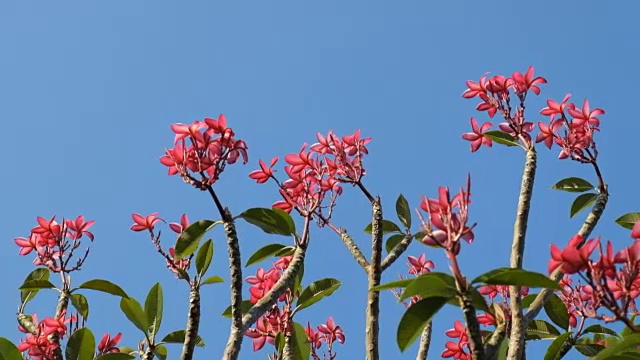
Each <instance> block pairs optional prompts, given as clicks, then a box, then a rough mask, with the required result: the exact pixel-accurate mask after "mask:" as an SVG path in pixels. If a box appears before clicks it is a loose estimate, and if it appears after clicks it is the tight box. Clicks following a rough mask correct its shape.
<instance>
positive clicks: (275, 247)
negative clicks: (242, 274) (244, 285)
mask: <svg viewBox="0 0 640 360" xmlns="http://www.w3.org/2000/svg"><path fill="white" fill-rule="evenodd" d="M287 247H288V246H286V245H282V244H269V245H265V246H263V247H261V248H260V249H258V250H257V251H256V252H254V253H253V255H251V256H250V257H249V260H247V263H246V264H245V265H244V266H245V267H246V266H249V265H253V264H255V263H258V262H260V261H262V260H264V259H266V258H270V257H272V256H274V255H275V254H277V253H278V252H280V251H282V250H283V249H285V248H287Z"/></svg>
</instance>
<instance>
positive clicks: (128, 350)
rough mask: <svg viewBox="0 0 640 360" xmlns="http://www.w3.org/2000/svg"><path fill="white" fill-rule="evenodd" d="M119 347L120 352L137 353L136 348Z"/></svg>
mask: <svg viewBox="0 0 640 360" xmlns="http://www.w3.org/2000/svg"><path fill="white" fill-rule="evenodd" d="M119 349H120V353H124V354H129V355H134V354H137V353H138V350H136V349H134V348H132V347H128V346H120V347H119Z"/></svg>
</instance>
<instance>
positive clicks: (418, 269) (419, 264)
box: [407, 254, 435, 275]
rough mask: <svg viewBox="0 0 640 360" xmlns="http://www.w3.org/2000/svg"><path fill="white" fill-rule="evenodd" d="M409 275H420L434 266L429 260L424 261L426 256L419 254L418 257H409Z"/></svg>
mask: <svg viewBox="0 0 640 360" xmlns="http://www.w3.org/2000/svg"><path fill="white" fill-rule="evenodd" d="M407 259H408V260H409V274H412V275H422V274H426V273H428V272H430V271H431V269H433V268H434V267H435V264H434V263H433V261H431V260H426V255H425V254H421V255H420V257H417V258H416V257H415V256H409V257H407Z"/></svg>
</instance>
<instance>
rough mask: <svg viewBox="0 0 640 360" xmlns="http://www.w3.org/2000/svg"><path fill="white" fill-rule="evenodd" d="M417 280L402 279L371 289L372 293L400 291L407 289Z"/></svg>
mask: <svg viewBox="0 0 640 360" xmlns="http://www.w3.org/2000/svg"><path fill="white" fill-rule="evenodd" d="M413 280H415V279H402V280H395V281H391V282H388V283H386V284H381V285H378V286H374V287H372V288H371V291H382V290H391V289H400V288H406V287H407V286H409V284H411V283H412V282H413Z"/></svg>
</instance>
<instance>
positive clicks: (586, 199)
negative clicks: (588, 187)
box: [569, 193, 598, 218]
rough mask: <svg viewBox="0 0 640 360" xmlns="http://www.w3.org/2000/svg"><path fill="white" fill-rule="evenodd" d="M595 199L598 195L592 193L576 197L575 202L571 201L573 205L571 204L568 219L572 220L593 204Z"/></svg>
mask: <svg viewBox="0 0 640 360" xmlns="http://www.w3.org/2000/svg"><path fill="white" fill-rule="evenodd" d="M597 198H598V195H597V194H594V193H586V194H582V195H580V196H578V197H577V198H576V199H575V200H573V204H571V211H570V213H569V217H570V218H572V217H574V216H575V215H576V214H578V213H579V212H581V211H582V210H584V209H586V208H588V207H589V206H591V204H593V203H594V202H595V201H596V199H597Z"/></svg>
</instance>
